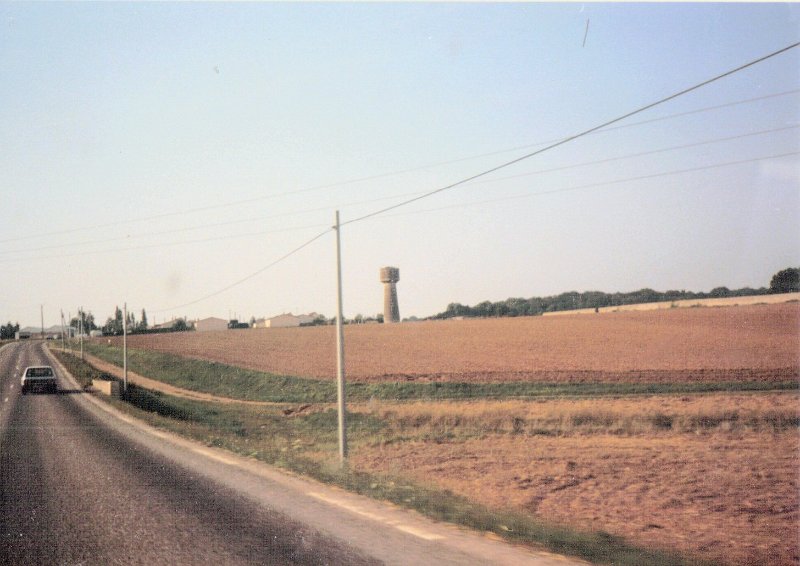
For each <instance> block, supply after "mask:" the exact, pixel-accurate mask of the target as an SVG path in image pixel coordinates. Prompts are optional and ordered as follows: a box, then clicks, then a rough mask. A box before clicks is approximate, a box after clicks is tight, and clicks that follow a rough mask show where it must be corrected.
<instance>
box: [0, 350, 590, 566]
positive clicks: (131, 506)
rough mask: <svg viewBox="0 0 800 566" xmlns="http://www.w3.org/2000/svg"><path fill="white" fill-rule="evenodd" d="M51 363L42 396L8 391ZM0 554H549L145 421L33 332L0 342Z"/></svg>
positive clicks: (356, 557)
mask: <svg viewBox="0 0 800 566" xmlns="http://www.w3.org/2000/svg"><path fill="white" fill-rule="evenodd" d="M37 364H46V365H54V366H55V367H56V373H57V376H58V380H59V389H60V390H59V393H58V394H56V395H44V394H41V395H39V394H36V395H25V396H23V395H21V392H20V386H19V377H18V376H19V375H20V372H21V371H22V370H23V369H24V368H25V367H26V366H28V365H37ZM0 563H2V564H39V565H45V564H148V565H150V564H207V563H214V564H226V565H227V564H275V565H279V564H381V563H386V564H538V565H542V566H546V565H551V564H561V565H563V564H565V563H575V562H572V561H571V560H566V559H565V558H563V557H560V556H556V555H552V554H547V553H543V552H534V551H531V550H528V549H525V548H518V547H514V546H511V545H508V544H505V543H502V542H500V541H497V540H492V539H490V538H488V537H486V536H482V535H480V534H477V533H472V532H469V531H466V530H464V529H460V528H457V527H454V526H451V525H447V524H441V523H435V522H432V521H429V520H427V519H425V518H424V517H422V516H420V515H418V514H416V513H414V512H411V511H408V510H404V509H399V508H397V507H393V506H390V505H386V504H382V503H380V502H376V501H372V500H369V499H366V498H363V497H360V496H356V495H353V494H349V493H346V492H343V491H341V490H337V489H334V488H330V487H327V486H324V485H322V484H319V483H316V482H312V481H308V480H304V479H301V478H297V477H292V476H289V475H286V474H282V473H279V472H277V471H276V470H274V469H272V468H270V467H268V466H266V465H264V464H262V463H259V462H256V461H254V460H249V459H245V458H240V457H238V456H235V455H232V454H229V453H226V452H223V451H221V450H216V449H212V448H207V447H204V446H201V445H199V444H195V443H192V442H190V441H187V440H183V439H180V438H177V437H174V436H172V435H169V434H166V433H164V432H161V431H157V430H155V429H152V428H150V427H148V426H147V425H144V424H142V423H140V422H138V421H136V420H134V419H132V418H130V417H127V416H125V415H122V414H121V413H119V412H117V411H115V410H114V409H112V408H109V407H108V406H107V405H105V404H104V403H103V402H102V401H100V400H97V399H95V398H94V397H92V396H91V395H89V394H86V393H84V392H82V391H80V390H79V389H78V388H77V386H76V384H75V383H74V381H71V379H70V376H68V375H67V374H66V372H65V371H64V370H63V368H61V367H60V366H58V365H56V363H55V361H54V359H53V358H51V357H50V356H49V354H48V353H47V352H46V350H45V348H44V345H43V344H42V343H40V342H39V343H37V342H25V343H17V344H11V345H8V346H5V347H3V348H2V349H0Z"/></svg>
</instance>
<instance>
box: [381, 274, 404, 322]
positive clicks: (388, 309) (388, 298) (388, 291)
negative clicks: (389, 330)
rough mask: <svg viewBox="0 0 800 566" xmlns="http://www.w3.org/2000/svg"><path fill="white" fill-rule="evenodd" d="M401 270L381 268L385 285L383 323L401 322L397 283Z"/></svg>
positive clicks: (382, 281)
mask: <svg viewBox="0 0 800 566" xmlns="http://www.w3.org/2000/svg"><path fill="white" fill-rule="evenodd" d="M398 281H400V270H399V269H398V268H396V267H381V283H383V322H384V323H388V322H400V305H399V304H398V303H397V282H398Z"/></svg>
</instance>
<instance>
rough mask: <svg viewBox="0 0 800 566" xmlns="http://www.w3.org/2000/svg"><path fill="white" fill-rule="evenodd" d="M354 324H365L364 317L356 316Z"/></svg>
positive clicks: (359, 314)
mask: <svg viewBox="0 0 800 566" xmlns="http://www.w3.org/2000/svg"><path fill="white" fill-rule="evenodd" d="M353 322H354V323H356V324H362V323H363V322H364V315H363V314H361V313H358V314H357V315H356V316H354V317H353Z"/></svg>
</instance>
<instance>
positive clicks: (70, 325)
mask: <svg viewBox="0 0 800 566" xmlns="http://www.w3.org/2000/svg"><path fill="white" fill-rule="evenodd" d="M67 319H69V340H68V342H69V353H70V355H72V313H71V312H67Z"/></svg>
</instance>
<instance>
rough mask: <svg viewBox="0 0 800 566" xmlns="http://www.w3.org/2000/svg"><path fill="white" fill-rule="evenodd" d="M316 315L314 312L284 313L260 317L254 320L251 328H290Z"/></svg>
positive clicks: (314, 317) (310, 319) (308, 321)
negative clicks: (270, 316)
mask: <svg viewBox="0 0 800 566" xmlns="http://www.w3.org/2000/svg"><path fill="white" fill-rule="evenodd" d="M318 316H319V315H318V314H317V313H315V312H312V313H309V314H298V315H294V314H292V313H284V314H279V315H278V316H273V317H272V318H260V319H258V320H257V321H256V322H255V324H254V325H253V328H291V327H295V326H300V325H301V324H310V323H312V322H314V319H316V318H317V317H318Z"/></svg>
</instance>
